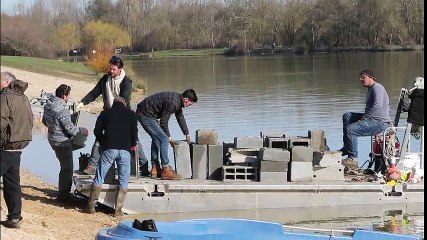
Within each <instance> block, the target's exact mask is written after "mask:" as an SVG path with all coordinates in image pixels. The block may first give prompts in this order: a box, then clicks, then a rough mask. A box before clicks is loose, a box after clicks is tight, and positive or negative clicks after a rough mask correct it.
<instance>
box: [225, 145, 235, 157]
mask: <svg viewBox="0 0 427 240" xmlns="http://www.w3.org/2000/svg"><path fill="white" fill-rule="evenodd" d="M222 147H223V148H222V152H223V154H224V157H225V155H226V154H227V153H229V152H230V151H232V150H233V148H236V145H234V142H223V143H222Z"/></svg>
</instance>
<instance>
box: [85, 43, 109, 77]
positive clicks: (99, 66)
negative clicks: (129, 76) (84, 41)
mask: <svg viewBox="0 0 427 240" xmlns="http://www.w3.org/2000/svg"><path fill="white" fill-rule="evenodd" d="M95 51H96V52H95V53H89V55H88V60H87V65H88V66H89V67H90V68H92V69H93V70H95V72H96V73H106V72H108V71H109V70H110V64H109V63H108V62H109V61H110V59H111V57H112V56H113V50H111V49H109V48H98V49H96V50H95Z"/></svg>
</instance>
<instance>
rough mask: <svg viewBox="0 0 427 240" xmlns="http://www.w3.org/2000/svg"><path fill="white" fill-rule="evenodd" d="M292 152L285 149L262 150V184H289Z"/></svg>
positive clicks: (260, 169) (260, 172)
mask: <svg viewBox="0 0 427 240" xmlns="http://www.w3.org/2000/svg"><path fill="white" fill-rule="evenodd" d="M290 157H291V156H290V152H289V151H288V150H284V149H277V148H263V149H261V150H260V156H259V158H260V160H261V161H260V168H259V176H260V177H259V179H260V182H287V181H288V180H287V179H288V163H289V161H290Z"/></svg>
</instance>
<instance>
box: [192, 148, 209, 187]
mask: <svg viewBox="0 0 427 240" xmlns="http://www.w3.org/2000/svg"><path fill="white" fill-rule="evenodd" d="M191 149H192V155H191V156H192V158H191V159H192V173H193V174H192V175H193V179H206V178H207V177H208V146H207V145H200V144H193V145H192V146H191Z"/></svg>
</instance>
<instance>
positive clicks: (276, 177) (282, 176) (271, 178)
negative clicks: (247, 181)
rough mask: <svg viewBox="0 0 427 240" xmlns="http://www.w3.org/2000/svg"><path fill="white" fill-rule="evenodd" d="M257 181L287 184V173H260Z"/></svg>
mask: <svg viewBox="0 0 427 240" xmlns="http://www.w3.org/2000/svg"><path fill="white" fill-rule="evenodd" d="M259 181H260V182H262V183H269V182H271V183H276V182H277V183H285V182H288V172H260V173H259Z"/></svg>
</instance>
